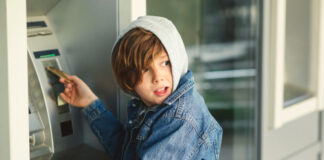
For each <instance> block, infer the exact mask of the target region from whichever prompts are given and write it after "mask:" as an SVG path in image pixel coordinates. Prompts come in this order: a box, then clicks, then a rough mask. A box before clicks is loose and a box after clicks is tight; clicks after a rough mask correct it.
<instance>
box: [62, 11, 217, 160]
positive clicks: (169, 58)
mask: <svg viewBox="0 0 324 160" xmlns="http://www.w3.org/2000/svg"><path fill="white" fill-rule="evenodd" d="M111 62H112V68H113V71H114V74H115V77H116V79H117V82H118V84H119V85H120V88H121V89H122V90H123V91H125V92H126V93H129V94H131V95H132V96H133V97H135V98H134V99H132V100H131V101H130V102H129V103H128V106H127V109H128V124H127V125H126V126H125V127H124V126H123V125H122V124H121V122H120V121H118V120H117V119H116V118H114V117H113V115H112V114H111V112H109V111H108V110H107V109H106V107H105V106H104V105H103V104H102V102H101V101H100V99H98V97H97V96H96V95H95V94H94V93H93V92H92V91H91V90H90V88H89V87H88V86H87V85H86V84H85V83H84V82H83V81H82V80H80V79H79V78H78V77H76V76H68V78H69V79H70V80H71V81H72V82H71V83H67V82H64V80H63V79H60V81H61V82H62V83H65V86H66V88H65V91H64V93H62V94H61V97H62V98H63V99H64V100H65V101H67V102H68V103H70V104H71V105H73V106H79V107H82V108H84V109H83V110H82V111H83V113H84V114H85V115H86V116H87V118H88V120H89V121H90V125H91V128H92V130H93V132H94V133H95V134H96V136H97V137H98V139H99V140H100V142H101V143H102V144H103V146H104V147H105V149H106V151H107V152H108V154H109V155H110V156H111V157H113V158H114V159H148V160H151V159H167V160H172V159H174V160H180V159H193V160H197V159H212V160H218V159H219V152H220V147H221V140H222V128H221V127H220V126H219V124H218V123H217V122H216V120H215V119H214V118H213V117H212V116H211V114H210V113H209V111H208V109H207V107H206V105H205V102H204V100H203V98H202V97H201V96H200V95H199V93H198V92H197V91H196V89H195V88H194V79H193V75H192V72H191V71H188V58H187V54H186V51H185V47H184V44H183V42H182V39H181V37H180V35H179V33H178V31H177V30H176V28H175V26H174V25H173V24H172V22H170V21H169V20H167V19H165V18H162V17H154V16H145V17H140V18H138V19H137V20H135V21H134V22H132V23H131V24H130V25H129V26H128V27H126V28H125V29H124V30H123V32H122V33H121V34H120V36H119V37H118V39H117V41H116V43H115V45H114V48H113V52H112V60H111Z"/></svg>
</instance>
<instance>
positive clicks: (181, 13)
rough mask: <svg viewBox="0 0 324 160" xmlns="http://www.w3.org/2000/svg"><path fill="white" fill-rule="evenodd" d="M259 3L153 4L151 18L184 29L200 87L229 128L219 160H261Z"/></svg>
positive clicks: (198, 0)
mask: <svg viewBox="0 0 324 160" xmlns="http://www.w3.org/2000/svg"><path fill="white" fill-rule="evenodd" d="M258 5H259V4H258V1H256V0H240V1H238V0H186V1H184V0H149V1H147V15H157V16H163V17H166V18H168V19H170V20H171V21H172V22H173V23H174V24H175V25H176V27H177V29H178V30H179V32H180V34H181V36H182V39H183V41H184V43H185V46H186V50H187V53H188V56H189V68H190V69H191V70H192V71H193V72H194V76H195V80H196V82H197V83H196V87H197V88H198V91H199V92H200V93H201V94H202V95H203V97H204V98H205V101H206V104H207V106H208V108H209V110H210V112H211V113H212V115H213V116H214V117H215V119H216V120H217V121H218V122H219V123H220V125H221V126H222V127H223V129H224V134H223V142H222V148H221V155H220V159H225V160H253V159H255V160H256V159H257V148H258V147H257V143H258V142H257V138H256V137H258V135H257V130H258V121H257V120H256V113H257V112H258V105H257V104H258V99H259V98H260V97H258V96H257V89H258V88H257V86H258V78H257V76H258V75H257V73H258V72H257V69H258V68H257V57H258V54H260V52H259V51H258V49H259V48H258V47H259V44H260V42H259V37H258V31H259V29H258V27H259V23H260V22H259V19H258V17H257V15H258V12H259V6H258Z"/></svg>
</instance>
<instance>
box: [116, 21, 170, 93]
mask: <svg viewBox="0 0 324 160" xmlns="http://www.w3.org/2000/svg"><path fill="white" fill-rule="evenodd" d="M162 51H165V48H164V46H163V44H162V43H161V42H160V40H159V38H157V36H156V35H154V34H153V33H152V32H150V31H147V30H145V29H143V28H140V27H137V28H134V29H131V30H130V31H128V32H127V33H126V34H125V35H124V36H123V37H122V38H121V39H120V40H119V41H118V42H117V44H116V45H115V48H114V50H113V52H112V59H111V64H112V69H113V72H114V75H115V77H116V80H117V82H118V84H119V86H120V88H121V89H122V90H123V91H125V92H133V91H134V90H133V89H134V87H135V86H136V85H137V84H138V83H139V82H141V81H142V74H143V73H142V70H143V69H145V68H147V67H148V66H149V65H150V64H151V62H152V60H153V59H154V57H155V56H157V55H159V54H160V53H162Z"/></svg>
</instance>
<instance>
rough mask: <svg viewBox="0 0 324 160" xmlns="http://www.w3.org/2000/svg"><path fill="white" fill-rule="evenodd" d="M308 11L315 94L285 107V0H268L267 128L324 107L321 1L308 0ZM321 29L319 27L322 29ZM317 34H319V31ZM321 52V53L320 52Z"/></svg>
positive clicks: (323, 15)
mask: <svg viewBox="0 0 324 160" xmlns="http://www.w3.org/2000/svg"><path fill="white" fill-rule="evenodd" d="M310 2H311V3H312V4H311V6H312V7H311V8H312V10H311V11H312V13H311V16H312V17H311V23H312V24H311V30H312V31H311V53H312V54H311V56H312V57H311V62H312V63H311V66H310V68H311V69H310V71H311V73H310V74H311V77H310V78H311V79H310V80H311V89H312V90H313V91H314V96H313V97H311V98H308V99H305V100H302V101H300V102H297V103H295V104H292V105H290V106H289V107H284V85H283V84H284V68H285V47H286V45H285V40H286V39H285V36H286V34H285V30H286V26H285V25H286V18H287V17H286V0H273V1H271V9H270V11H271V13H272V14H271V24H270V48H269V49H270V52H269V53H270V56H269V59H266V61H268V62H266V63H265V64H268V65H269V68H268V69H267V70H266V72H269V74H270V76H269V78H270V79H269V81H266V82H267V83H264V85H269V88H268V89H269V91H268V93H269V97H268V98H269V102H271V103H272V104H270V106H271V110H270V114H271V116H270V123H271V124H270V128H273V129H277V128H280V127H281V126H282V125H284V124H286V123H288V122H290V121H293V120H296V119H298V118H300V117H303V116H305V115H307V114H309V113H312V112H315V111H318V110H321V109H323V105H322V104H323V102H322V101H323V98H324V97H323V90H324V89H323V82H322V81H323V80H324V77H323V67H324V65H323V64H322V63H323V62H324V60H323V51H324V50H323V49H324V47H323V45H324V43H323V37H324V33H323V29H322V28H323V25H324V23H323V21H324V20H323V17H324V11H321V8H323V4H324V3H323V2H321V1H319V0H312V1H310ZM321 29H322V30H321ZM318 33H320V34H318ZM321 53H322V54H321ZM264 88H265V87H264Z"/></svg>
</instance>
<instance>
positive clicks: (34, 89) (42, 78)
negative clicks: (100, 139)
mask: <svg viewBox="0 0 324 160" xmlns="http://www.w3.org/2000/svg"><path fill="white" fill-rule="evenodd" d="M27 32H28V33H27V35H28V38H27V41H28V42H27V43H28V80H29V82H28V84H29V85H28V87H29V142H30V159H90V158H91V159H107V158H108V157H107V155H106V153H105V152H104V151H99V150H96V149H94V148H92V147H89V146H87V145H86V144H83V139H82V136H83V135H82V125H81V119H80V118H81V113H80V110H79V109H78V108H74V107H71V106H69V104H67V103H66V102H64V101H63V100H62V99H61V98H60V96H59V94H60V93H61V92H62V91H63V90H64V85H63V84H61V83H60V82H59V77H57V76H56V75H54V74H52V73H50V72H49V71H47V70H46V67H48V66H50V67H54V68H57V69H60V70H63V71H65V72H67V73H69V70H68V67H67V65H66V64H65V60H64V56H63V53H62V51H61V50H60V47H59V43H58V42H57V39H56V37H55V34H54V33H53V30H52V29H51V27H50V24H49V23H48V21H47V19H46V17H29V18H28V22H27Z"/></svg>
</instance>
